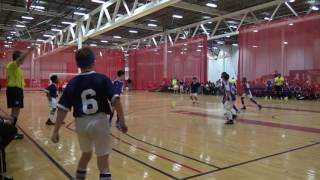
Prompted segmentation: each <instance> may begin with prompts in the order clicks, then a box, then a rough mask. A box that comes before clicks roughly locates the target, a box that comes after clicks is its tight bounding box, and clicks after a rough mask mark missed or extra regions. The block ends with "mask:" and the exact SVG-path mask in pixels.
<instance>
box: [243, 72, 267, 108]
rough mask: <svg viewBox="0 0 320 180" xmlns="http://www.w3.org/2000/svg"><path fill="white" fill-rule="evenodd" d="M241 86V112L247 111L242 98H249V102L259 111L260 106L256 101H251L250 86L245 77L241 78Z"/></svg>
mask: <svg viewBox="0 0 320 180" xmlns="http://www.w3.org/2000/svg"><path fill="white" fill-rule="evenodd" d="M242 86H243V94H242V96H241V103H242V106H243V107H242V108H241V109H243V110H245V109H247V107H246V105H245V104H244V98H246V97H247V98H249V99H250V101H251V102H253V103H254V104H256V105H257V106H258V108H259V110H261V108H262V106H261V105H260V104H258V103H257V101H256V100H254V99H253V97H252V93H251V89H250V84H249V82H248V81H247V78H246V77H243V78H242Z"/></svg>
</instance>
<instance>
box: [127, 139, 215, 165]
mask: <svg viewBox="0 0 320 180" xmlns="http://www.w3.org/2000/svg"><path fill="white" fill-rule="evenodd" d="M125 135H126V136H128V137H130V138H132V139H135V140H137V141H140V142H143V143H145V144H148V145H150V146H153V147H156V148H159V149H162V150H164V151H167V152H170V153H172V154H176V155H179V156H182V157H184V158H187V159H191V160H193V161H196V162H199V163H202V164H205V165H208V166H210V167H213V168H217V169H220V168H221V167H218V166H216V165H213V164H210V163H207V162H204V161H201V160H198V159H196V158H193V157H190V156H187V155H184V154H181V153H178V152H175V151H172V150H170V149H166V148H163V147H160V146H157V145H155V144H151V143H149V142H147V141H143V140H141V139H138V138H136V137H134V136H132V135H130V134H128V133H126V134H125Z"/></svg>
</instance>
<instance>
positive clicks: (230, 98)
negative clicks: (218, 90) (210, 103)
mask: <svg viewBox="0 0 320 180" xmlns="http://www.w3.org/2000/svg"><path fill="white" fill-rule="evenodd" d="M221 79H222V82H223V89H224V96H223V100H222V103H223V107H224V110H225V113H224V116H225V117H226V119H227V120H228V121H227V122H226V123H225V124H234V121H235V120H236V118H237V113H236V111H235V109H234V108H233V107H234V104H235V101H236V89H235V86H234V85H233V84H232V83H230V82H229V74H227V73H226V72H223V73H222V74H221Z"/></svg>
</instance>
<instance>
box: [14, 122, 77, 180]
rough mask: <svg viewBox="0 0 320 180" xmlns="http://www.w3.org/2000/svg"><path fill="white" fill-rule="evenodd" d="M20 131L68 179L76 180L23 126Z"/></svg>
mask: <svg viewBox="0 0 320 180" xmlns="http://www.w3.org/2000/svg"><path fill="white" fill-rule="evenodd" d="M17 126H18V127H19V129H20V130H21V131H22V132H23V134H25V135H26V136H27V138H28V139H29V140H30V141H31V142H32V143H33V144H34V145H35V146H36V147H37V148H38V149H39V150H40V151H41V152H42V154H44V155H45V157H47V158H48V159H49V161H50V162H51V163H53V164H54V165H55V166H56V167H57V168H58V169H59V170H60V171H61V172H62V173H63V174H64V175H65V176H66V177H67V178H68V179H70V180H74V178H73V177H72V176H71V175H70V174H69V172H68V171H67V170H66V169H64V168H63V166H62V165H61V164H59V163H58V162H57V161H56V160H55V159H54V158H53V157H52V156H51V155H50V154H49V153H48V152H47V151H46V150H45V149H44V148H43V147H41V146H40V145H39V144H38V143H37V142H36V141H35V140H34V139H33V138H32V137H31V136H30V135H29V134H28V133H27V132H26V131H25V130H24V129H23V128H22V127H21V126H19V125H17Z"/></svg>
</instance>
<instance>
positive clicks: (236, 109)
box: [233, 104, 240, 113]
mask: <svg viewBox="0 0 320 180" xmlns="http://www.w3.org/2000/svg"><path fill="white" fill-rule="evenodd" d="M233 109H234V110H235V111H236V112H237V113H240V111H239V109H238V108H237V106H236V105H235V104H234V105H233Z"/></svg>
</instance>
